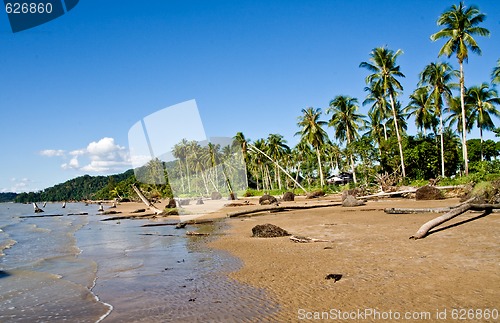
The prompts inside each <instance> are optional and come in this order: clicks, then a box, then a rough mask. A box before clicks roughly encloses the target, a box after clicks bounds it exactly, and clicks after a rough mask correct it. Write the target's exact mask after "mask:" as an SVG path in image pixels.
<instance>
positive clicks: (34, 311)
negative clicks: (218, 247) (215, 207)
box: [0, 203, 278, 322]
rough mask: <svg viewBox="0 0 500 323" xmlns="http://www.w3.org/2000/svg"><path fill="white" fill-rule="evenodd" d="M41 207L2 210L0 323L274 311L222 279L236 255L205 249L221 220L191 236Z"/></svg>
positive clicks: (190, 318) (221, 316)
mask: <svg viewBox="0 0 500 323" xmlns="http://www.w3.org/2000/svg"><path fill="white" fill-rule="evenodd" d="M44 210H45V212H43V213H38V214H34V213H33V207H32V206H31V205H25V204H14V203H3V204H0V322H48V321H50V322H57V321H69V322H99V321H105V322H108V321H109V322H113V321H116V322H138V321H143V322H196V321H199V322H206V321H213V322H215V321H217V322H225V321H227V322H237V321H254V320H256V319H258V318H259V319H262V318H264V317H267V318H269V319H272V315H273V314H274V313H276V311H277V309H278V307H277V305H276V304H275V303H273V302H271V301H269V300H268V297H267V296H266V294H265V293H264V291H262V290H258V289H255V288H251V287H249V286H244V285H242V284H239V283H237V282H235V281H233V280H230V279H229V278H227V273H228V272H230V271H234V270H237V269H238V267H239V266H241V264H240V263H239V261H238V260H237V259H235V258H233V257H230V256H229V255H227V254H225V253H222V252H219V251H215V250H212V249H209V248H207V247H206V242H207V241H206V240H207V239H212V238H213V236H216V235H217V234H218V232H220V231H221V230H220V227H219V226H223V225H224V224H221V223H216V224H215V225H207V226H203V227H200V228H198V229H199V230H202V231H205V232H207V233H211V236H210V237H208V238H207V237H188V236H186V235H185V231H184V230H182V229H181V230H176V229H175V228H174V227H173V226H145V225H147V224H151V223H150V222H148V221H147V220H112V221H102V220H103V219H104V218H105V217H104V216H102V215H98V214H97V206H96V205H92V204H91V205H88V206H86V205H84V204H81V203H68V204H67V207H66V208H65V209H63V208H62V204H59V203H49V204H47V206H46V207H45V208H44ZM81 213H87V214H85V215H83V214H81ZM68 214H77V215H68Z"/></svg>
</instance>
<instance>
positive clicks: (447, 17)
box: [431, 2, 490, 175]
mask: <svg viewBox="0 0 500 323" xmlns="http://www.w3.org/2000/svg"><path fill="white" fill-rule="evenodd" d="M485 18H486V16H485V15H484V14H482V13H480V12H479V9H478V8H477V7H476V6H470V7H468V8H466V7H465V5H464V3H463V2H460V4H459V5H458V6H456V5H453V6H451V8H450V9H449V10H448V11H445V12H444V13H443V14H442V15H441V16H440V17H439V18H438V21H437V24H438V26H444V28H443V29H441V30H440V31H438V32H437V33H435V34H432V35H431V40H432V41H436V40H438V39H441V38H445V39H448V40H447V41H446V43H445V44H444V45H443V47H441V50H440V51H439V54H438V56H441V55H446V56H448V57H451V55H452V54H453V53H456V56H457V60H458V64H459V65H460V105H461V110H462V129H466V122H467V120H466V117H467V116H466V114H465V101H464V100H465V83H464V66H463V62H464V61H466V62H467V60H468V58H469V49H470V50H471V51H472V52H473V53H477V54H479V55H480V54H481V49H480V48H479V46H478V45H477V43H476V40H475V39H474V38H473V36H475V35H479V36H489V34H490V32H489V30H488V29H486V28H482V27H479V26H478V25H479V24H480V23H481V22H483V21H484V19H485ZM466 133H467V132H466V131H462V151H463V157H464V169H465V175H467V174H468V173H469V162H468V160H467V136H466Z"/></svg>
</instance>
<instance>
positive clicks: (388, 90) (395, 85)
mask: <svg viewBox="0 0 500 323" xmlns="http://www.w3.org/2000/svg"><path fill="white" fill-rule="evenodd" d="M402 53H403V51H401V50H400V49H398V50H397V51H396V52H394V51H392V50H390V49H387V48H386V47H377V48H374V49H373V50H372V52H371V53H370V63H369V62H361V64H359V67H363V68H366V69H368V70H369V71H370V72H372V74H370V75H368V76H367V77H366V84H368V85H369V84H372V83H374V82H379V83H380V86H381V87H382V89H383V93H384V94H385V95H387V96H388V97H389V103H390V105H391V108H392V115H393V121H394V129H395V130H396V136H397V139H398V147H399V156H400V158H401V171H402V174H403V177H405V176H406V172H405V164H404V157H403V146H402V144H401V134H400V133H399V126H398V124H397V120H398V118H397V116H396V95H397V92H398V91H402V90H403V86H402V85H401V83H399V81H398V80H397V79H396V77H405V76H404V74H403V73H401V71H400V67H399V65H397V64H396V59H397V58H398V56H399V55H401V54H402Z"/></svg>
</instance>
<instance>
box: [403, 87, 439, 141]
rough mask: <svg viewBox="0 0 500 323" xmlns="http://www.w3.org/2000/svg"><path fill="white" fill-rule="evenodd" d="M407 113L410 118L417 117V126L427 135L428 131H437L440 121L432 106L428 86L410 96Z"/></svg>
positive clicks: (420, 88) (418, 89)
mask: <svg viewBox="0 0 500 323" xmlns="http://www.w3.org/2000/svg"><path fill="white" fill-rule="evenodd" d="M405 111H406V112H407V113H408V116H412V115H413V116H415V125H416V126H417V128H418V129H420V131H423V133H424V135H425V134H426V130H427V129H435V128H436V126H437V124H438V120H437V118H436V115H435V114H434V111H433V110H432V106H431V104H430V98H429V89H428V88H427V87H426V86H423V87H419V88H417V89H416V90H415V91H414V92H413V93H412V94H411V95H410V102H409V103H408V106H406V108H405Z"/></svg>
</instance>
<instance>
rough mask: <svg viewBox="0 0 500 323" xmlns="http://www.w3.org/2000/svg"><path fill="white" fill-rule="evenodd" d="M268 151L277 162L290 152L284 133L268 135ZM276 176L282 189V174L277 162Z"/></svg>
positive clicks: (275, 167)
mask: <svg viewBox="0 0 500 323" xmlns="http://www.w3.org/2000/svg"><path fill="white" fill-rule="evenodd" d="M267 153H268V155H269V156H270V157H271V158H272V159H273V160H274V161H275V162H276V163H280V162H281V161H282V159H283V158H284V157H285V155H286V154H288V153H290V147H288V146H287V144H286V140H285V139H283V136H282V135H280V134H276V133H272V134H270V135H269V136H268V137H267ZM274 178H275V181H277V182H278V188H279V189H280V190H281V175H280V170H279V168H278V166H277V165H276V164H275V165H274Z"/></svg>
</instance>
